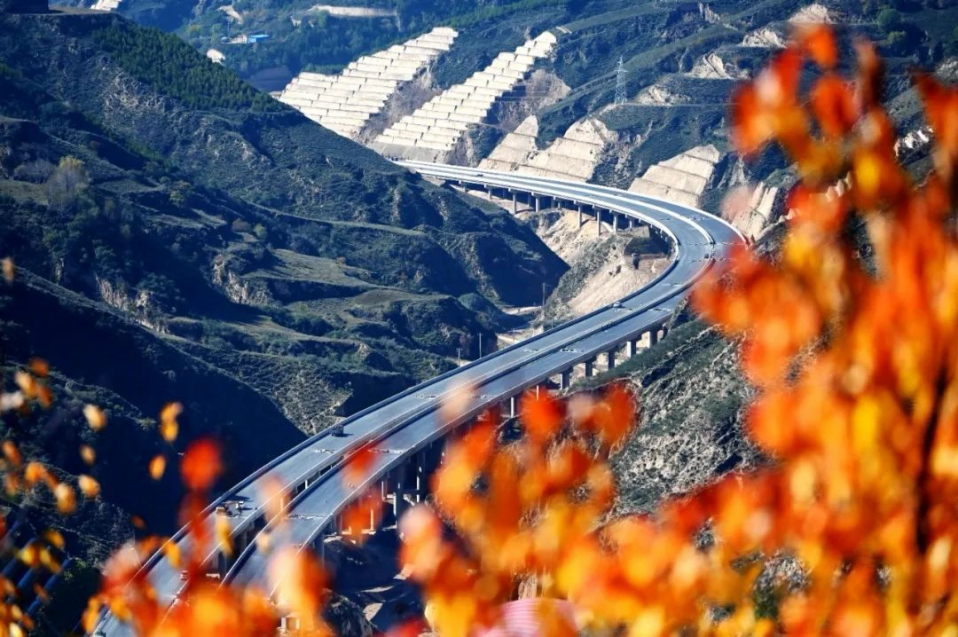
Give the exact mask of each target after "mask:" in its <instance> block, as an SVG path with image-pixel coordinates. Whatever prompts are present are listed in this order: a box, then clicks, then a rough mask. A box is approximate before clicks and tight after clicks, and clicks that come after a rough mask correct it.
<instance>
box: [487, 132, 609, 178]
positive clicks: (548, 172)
mask: <svg viewBox="0 0 958 637" xmlns="http://www.w3.org/2000/svg"><path fill="white" fill-rule="evenodd" d="M538 132H539V129H538V121H537V119H536V118H535V116H531V117H529V118H527V119H526V120H525V121H524V122H522V124H521V125H519V127H518V128H516V130H515V131H513V132H512V133H509V134H508V135H506V137H505V139H503V140H502V142H500V144H499V145H498V146H496V148H495V149H494V150H493V151H492V153H490V154H489V156H488V157H487V158H486V159H484V160H483V161H482V162H481V163H480V164H479V167H480V168H489V169H492V170H508V171H515V172H521V173H526V174H530V175H538V176H542V177H561V178H565V179H573V180H575V181H588V180H589V179H590V178H591V177H592V174H593V173H594V172H595V168H596V166H598V164H599V162H600V161H601V159H602V154H603V151H604V150H605V149H606V147H607V146H608V145H609V144H611V143H613V142H614V141H615V139H616V137H615V134H614V133H612V132H611V131H610V130H609V129H608V128H607V127H606V126H605V124H603V123H602V122H600V121H599V120H598V119H595V118H586V119H584V120H581V121H579V122H576V123H575V124H573V125H572V126H570V127H569V128H568V130H566V132H565V134H564V135H562V137H559V138H558V139H556V140H555V141H554V142H553V143H552V144H551V145H550V146H549V147H548V148H546V149H545V150H539V148H538V146H537V145H536V135H538Z"/></svg>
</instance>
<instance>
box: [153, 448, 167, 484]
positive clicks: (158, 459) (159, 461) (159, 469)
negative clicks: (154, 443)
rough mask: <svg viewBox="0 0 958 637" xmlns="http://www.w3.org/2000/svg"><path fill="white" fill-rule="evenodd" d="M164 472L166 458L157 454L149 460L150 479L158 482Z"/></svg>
mask: <svg viewBox="0 0 958 637" xmlns="http://www.w3.org/2000/svg"><path fill="white" fill-rule="evenodd" d="M165 472H166V458H165V457H163V454H157V455H155V456H153V459H152V460H150V477H151V478H153V479H154V480H159V479H160V478H162V477H163V473H165Z"/></svg>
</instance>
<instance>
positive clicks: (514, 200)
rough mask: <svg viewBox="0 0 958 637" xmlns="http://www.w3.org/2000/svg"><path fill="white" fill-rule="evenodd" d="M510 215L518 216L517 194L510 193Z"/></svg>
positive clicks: (514, 192)
mask: <svg viewBox="0 0 958 637" xmlns="http://www.w3.org/2000/svg"><path fill="white" fill-rule="evenodd" d="M512 214H514V215H515V214H519V193H517V192H516V191H515V190H513V191H512Z"/></svg>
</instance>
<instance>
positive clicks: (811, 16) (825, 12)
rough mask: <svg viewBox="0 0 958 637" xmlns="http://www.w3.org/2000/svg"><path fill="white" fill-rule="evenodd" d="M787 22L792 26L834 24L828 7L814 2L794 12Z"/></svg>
mask: <svg viewBox="0 0 958 637" xmlns="http://www.w3.org/2000/svg"><path fill="white" fill-rule="evenodd" d="M788 21H789V22H791V23H792V24H829V23H833V22H835V18H834V16H832V12H831V11H830V10H829V9H828V7H826V6H824V5H821V4H818V3H817V2H816V3H815V4H810V5H808V6H805V7H802V8H801V9H799V10H798V11H796V12H795V13H794V14H792V16H791V17H790V18H789V19H788Z"/></svg>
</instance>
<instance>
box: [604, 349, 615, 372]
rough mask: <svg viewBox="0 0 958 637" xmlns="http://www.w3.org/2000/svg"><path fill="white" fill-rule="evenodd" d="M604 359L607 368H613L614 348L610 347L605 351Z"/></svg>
mask: <svg viewBox="0 0 958 637" xmlns="http://www.w3.org/2000/svg"><path fill="white" fill-rule="evenodd" d="M605 360H606V363H607V367H608V369H615V350H614V349H610V350H609V351H608V352H606V353H605Z"/></svg>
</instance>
